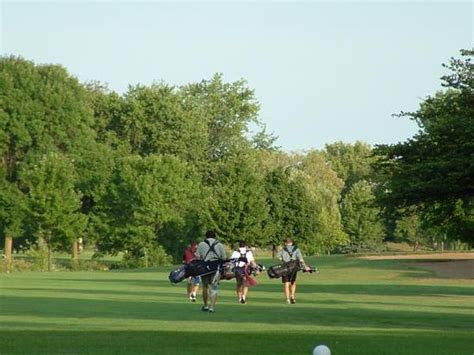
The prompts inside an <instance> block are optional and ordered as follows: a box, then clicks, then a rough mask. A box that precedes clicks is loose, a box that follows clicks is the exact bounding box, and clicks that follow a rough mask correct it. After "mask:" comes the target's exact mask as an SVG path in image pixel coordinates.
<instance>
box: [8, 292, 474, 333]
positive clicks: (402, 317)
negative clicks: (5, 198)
mask: <svg viewBox="0 0 474 355" xmlns="http://www.w3.org/2000/svg"><path fill="white" fill-rule="evenodd" d="M168 296H169V295H168ZM232 299H233V298H232ZM222 301H223V302H221V303H220V304H218V308H217V312H216V313H215V314H212V315H209V314H207V313H204V314H203V312H201V311H200V306H199V305H198V304H194V305H192V304H187V303H184V302H176V296H175V295H172V297H168V298H167V299H160V298H159V297H157V299H156V300H141V301H137V300H126V301H125V300H103V299H100V300H99V299H78V298H59V297H54V298H53V297H51V298H49V297H21V296H8V297H7V296H3V297H1V298H0V303H1V305H2V309H1V314H2V317H4V320H3V324H2V325H3V326H4V327H5V328H4V329H8V328H9V325H8V321H9V318H12V319H11V321H14V322H17V321H18V319H15V317H23V318H25V323H24V326H25V327H26V328H28V327H29V326H31V325H32V324H33V323H32V322H33V321H32V320H30V321H28V319H38V318H39V319H40V323H41V322H42V323H41V324H37V325H38V327H41V326H48V325H51V326H53V325H54V326H55V327H61V326H64V325H65V324H66V323H67V321H66V320H65V319H64V318H66V319H67V318H70V319H71V320H72V319H73V320H74V321H75V322H79V323H76V326H81V324H82V327H84V326H85V328H86V329H87V328H90V327H93V326H94V322H96V321H91V320H90V318H93V319H112V320H117V321H118V322H121V323H120V324H123V325H126V324H128V321H129V320H134V321H150V320H151V321H156V322H163V321H164V322H177V323H179V322H188V321H198V322H201V323H203V324H208V323H214V322H217V323H223V326H226V325H229V324H232V326H233V325H235V326H236V327H239V325H238V324H239V323H258V324H267V325H269V326H274V325H275V324H286V325H288V326H292V325H309V326H316V325H317V326H338V327H352V328H366V327H374V328H391V329H406V328H410V329H420V330H428V329H429V330H447V329H451V330H452V329H458V330H465V329H470V327H471V326H472V324H473V322H474V316H473V314H472V312H466V314H460V313H449V312H446V311H445V312H442V313H440V312H438V311H437V310H433V311H427V310H416V309H414V310H410V311H409V310H400V309H367V307H362V308H361V307H359V306H357V305H351V304H348V305H347V307H344V308H341V307H340V306H338V307H333V308H331V307H328V306H327V305H325V306H324V307H318V303H317V302H315V303H311V304H310V303H307V304H296V305H284V304H276V303H271V302H265V303H264V304H262V302H258V300H255V303H252V304H249V305H246V306H243V307H242V306H241V305H238V304H234V303H232V304H229V303H228V302H226V299H225V298H223V299H222ZM41 318H42V319H44V320H47V322H46V323H44V320H43V321H41ZM100 322H101V321H99V323H100ZM55 323H56V324H55ZM45 324H46V325H45ZM224 324H226V325H224Z"/></svg>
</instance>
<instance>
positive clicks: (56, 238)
mask: <svg viewBox="0 0 474 355" xmlns="http://www.w3.org/2000/svg"><path fill="white" fill-rule="evenodd" d="M76 178H77V177H76V175H75V171H74V166H73V165H72V163H71V161H70V160H69V159H68V158H66V157H65V156H63V155H61V154H58V153H49V154H45V155H43V156H42V157H41V158H40V159H39V162H38V163H37V164H35V165H33V166H28V165H26V166H24V167H23V170H22V172H21V179H22V181H23V183H24V184H25V185H26V187H27V190H28V198H27V200H26V205H27V217H28V219H27V224H28V225H29V227H30V229H31V230H32V232H33V234H34V235H36V236H37V237H38V239H40V240H44V241H45V242H46V244H47V247H48V271H51V267H52V256H51V255H52V254H51V253H52V251H53V250H54V249H59V250H65V249H68V250H70V248H71V246H72V245H73V242H74V240H75V239H77V237H78V236H80V235H81V233H82V231H83V230H84V228H85V227H86V222H87V219H86V216H85V215H83V214H82V213H80V208H81V195H80V193H78V192H76V191H75V190H74V186H75V180H76Z"/></svg>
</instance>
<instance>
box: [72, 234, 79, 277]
mask: <svg viewBox="0 0 474 355" xmlns="http://www.w3.org/2000/svg"><path fill="white" fill-rule="evenodd" d="M78 250H79V243H78V242H77V240H74V241H73V242H72V250H71V265H72V269H73V270H76V269H77V264H78V258H77V256H78V254H79V253H78Z"/></svg>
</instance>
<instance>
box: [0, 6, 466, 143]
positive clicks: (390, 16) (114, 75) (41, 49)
mask: <svg viewBox="0 0 474 355" xmlns="http://www.w3.org/2000/svg"><path fill="white" fill-rule="evenodd" d="M473 17H474V6H473V2H471V1H467V2H454V1H444V2H434V1H417V2H411V1H388V0H386V1H372V2H367V1H347V0H346V1H332V2H322V1H301V2H295V1H292V2H289V1H277V2H272V1H266V0H261V1H234V2H231V1H219V2H217V1H211V2H201V1H188V2H185V1H174V2H171V1H146V2H137V1H128V2H123V1H122V2H112V1H102V2H98V1H93V0H88V1H82V2H81V1H76V2H73V1H54V2H48V1H40V0H37V1H33V2H25V1H5V0H0V54H1V55H11V54H13V55H17V56H22V57H24V58H26V59H29V60H33V61H34V62H36V63H55V64H61V65H63V66H64V67H66V68H67V69H68V71H69V73H71V74H72V75H74V76H76V77H77V78H78V79H79V80H80V81H81V82H87V81H91V80H94V81H100V82H103V83H107V84H108V86H109V88H110V89H112V90H115V91H117V92H120V93H123V92H125V91H126V90H127V87H128V85H130V84H131V85H135V84H138V83H140V84H144V85H149V84H151V83H153V82H154V81H164V82H166V83H169V84H173V85H184V84H187V83H191V82H199V81H201V80H203V79H210V78H211V77H212V75H213V74H214V73H222V74H223V76H224V80H225V81H228V82H232V81H236V80H239V79H244V80H246V81H247V85H248V86H249V87H250V88H252V89H253V90H255V97H256V98H257V100H258V101H259V103H260V105H261V110H260V119H261V121H262V122H263V123H264V124H265V125H266V127H267V131H268V132H272V133H273V134H275V135H276V136H278V140H277V142H276V144H277V145H279V146H280V147H281V148H282V149H284V150H286V151H302V150H309V149H313V148H316V149H321V148H324V145H325V144H327V143H333V142H335V141H343V142H347V143H353V142H355V141H357V140H360V141H365V142H367V143H369V144H371V145H375V144H392V143H396V142H399V141H405V140H406V139H407V138H409V137H411V136H413V135H414V134H415V133H416V132H417V130H418V127H417V126H416V124H415V123H414V122H413V121H410V120H409V119H407V118H396V117H393V114H396V113H399V112H400V111H414V110H416V109H417V108H418V106H419V104H420V102H422V100H423V99H424V98H426V96H427V95H430V94H433V93H435V92H436V91H437V90H440V89H441V85H440V80H439V78H440V77H441V76H442V75H443V74H446V73H447V71H446V69H444V68H443V67H442V63H447V62H448V61H449V58H451V57H453V56H454V57H457V56H458V54H459V50H460V49H461V48H472V47H473V32H474V25H473Z"/></svg>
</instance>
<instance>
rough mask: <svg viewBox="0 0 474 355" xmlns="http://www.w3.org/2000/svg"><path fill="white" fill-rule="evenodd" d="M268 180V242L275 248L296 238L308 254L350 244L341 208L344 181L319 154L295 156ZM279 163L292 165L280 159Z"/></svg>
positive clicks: (268, 175) (314, 152)
mask: <svg viewBox="0 0 474 355" xmlns="http://www.w3.org/2000/svg"><path fill="white" fill-rule="evenodd" d="M290 160H291V161H292V163H291V164H289V165H285V166H281V167H277V168H274V169H273V170H271V171H270V172H269V173H268V174H267V176H266V179H265V187H266V191H267V203H268V205H269V207H270V212H269V218H268V221H267V222H266V229H267V230H268V235H269V237H268V239H269V241H270V243H272V244H273V245H277V244H280V243H281V242H282V239H284V238H285V237H293V238H295V239H296V240H297V241H298V244H299V245H300V246H301V247H302V248H303V249H304V250H305V251H306V252H308V253H315V252H327V251H330V250H333V249H334V247H336V246H338V245H341V244H344V243H345V242H346V235H345V234H344V232H343V231H342V226H341V218H340V213H339V209H338V205H337V201H338V199H339V194H340V190H341V188H342V181H341V180H340V179H339V178H337V176H336V174H335V173H334V172H333V171H332V170H331V169H329V168H328V166H327V165H326V164H325V161H324V159H323V157H322V155H321V154H320V153H319V152H316V151H313V152H309V153H308V154H306V155H303V156H297V155H295V156H293V157H292V158H291V159H290ZM278 161H281V162H288V160H287V159H283V158H281V157H280V158H278Z"/></svg>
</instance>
